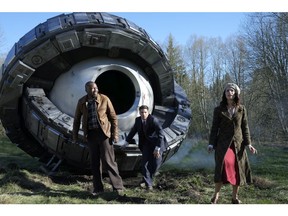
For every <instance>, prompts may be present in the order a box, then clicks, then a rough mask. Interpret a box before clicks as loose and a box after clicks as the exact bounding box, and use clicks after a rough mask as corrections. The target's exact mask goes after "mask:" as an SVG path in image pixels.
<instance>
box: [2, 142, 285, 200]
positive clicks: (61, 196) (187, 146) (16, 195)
mask: <svg viewBox="0 0 288 216" xmlns="http://www.w3.org/2000/svg"><path fill="white" fill-rule="evenodd" d="M255 147H256V148H257V150H258V154H257V155H251V154H249V158H250V163H251V167H252V174H253V180H254V183H253V184H252V185H247V186H243V187H241V188H240V193H239V198H240V199H241V200H242V201H243V203H246V204H286V203H288V178H287V177H288V166H287V163H288V147H287V146H285V145H280V144H279V145H272V144H269V145H268V144H261V145H260V144H257V145H255ZM213 163H214V162H213V155H212V154H208V153H207V152H206V142H204V141H192V140H186V141H185V142H184V143H183V145H182V146H181V148H180V150H179V151H178V152H177V154H176V155H174V156H173V157H172V158H171V159H170V160H169V161H168V162H167V163H165V164H164V165H163V166H162V167H161V169H160V174H159V175H158V176H157V177H156V182H155V189H154V190H153V191H151V192H147V191H146V190H145V189H142V188H139V186H138V185H139V182H140V180H141V175H140V174H139V175H138V176H136V177H123V181H124V184H125V187H126V191H125V192H126V195H125V196H118V195H117V194H115V193H114V192H112V188H111V186H110V184H109V182H108V179H107V178H104V186H105V191H106V192H105V193H104V194H102V195H100V196H98V197H93V196H91V195H90V190H91V186H92V185H91V176H89V175H75V174H71V173H69V172H67V171H60V172H59V173H58V174H57V176H55V177H49V176H47V175H46V174H44V173H42V172H41V171H40V170H39V167H40V165H41V163H39V162H38V161H37V160H36V159H34V158H32V157H31V156H30V155H27V154H26V153H24V152H23V151H22V150H20V149H19V148H17V147H16V146H15V145H14V144H12V143H11V142H10V141H9V140H8V139H7V138H6V137H2V138H1V139H0V204H208V203H209V200H210V198H211V196H212V194H213V190H214V183H213V166H214V164H213ZM230 202H231V186H229V185H227V186H226V185H225V186H224V187H223V188H222V190H221V199H220V203H221V204H230Z"/></svg>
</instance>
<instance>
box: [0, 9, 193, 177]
mask: <svg viewBox="0 0 288 216" xmlns="http://www.w3.org/2000/svg"><path fill="white" fill-rule="evenodd" d="M0 78H1V82H0V118H1V121H2V125H3V127H4V128H5V131H6V135H7V136H8V137H9V139H10V140H11V142H12V143H15V144H16V145H17V146H18V147H19V148H21V149H22V150H24V151H25V152H27V153H28V154H30V155H31V156H33V157H37V158H39V160H40V161H41V162H44V163H45V168H47V170H48V171H49V170H50V171H55V170H56V169H57V168H58V166H59V165H61V164H66V165H68V166H70V167H72V168H76V169H78V168H80V169H81V170H89V166H90V164H89V152H88V149H87V145H86V143H85V142H83V131H81V130H80V132H79V135H80V141H79V143H76V144H75V143H72V142H71V137H72V133H71V132H72V125H73V117H74V116H73V115H74V112H75V108H76V104H77V101H78V99H79V98H80V97H82V96H83V95H84V94H85V91H84V84H85V83H86V82H87V81H89V80H92V81H94V82H96V84H97V85H98V88H99V91H100V92H101V93H103V94H106V95H107V96H108V97H109V98H110V99H111V101H112V103H113V105H114V108H115V111H116V113H117V116H118V120H119V132H120V133H119V135H120V137H119V139H120V141H119V143H117V144H115V145H114V149H115V153H116V160H117V162H118V166H119V170H120V172H125V171H127V172H136V171H138V170H139V169H140V161H141V156H142V155H141V152H140V151H139V148H138V137H137V135H136V136H135V137H134V138H135V139H134V140H135V143H130V144H129V145H128V146H127V147H126V148H122V147H123V143H124V140H125V137H126V136H127V134H128V133H129V131H130V129H131V127H132V126H133V123H134V119H135V117H137V116H138V115H139V113H138V108H139V106H140V105H142V104H146V105H148V106H149V107H150V112H151V113H152V114H153V115H155V116H156V117H157V118H158V119H159V120H160V122H161V123H162V126H163V128H164V132H165V136H166V139H167V141H168V143H169V147H168V149H167V151H166V152H165V153H164V157H163V163H164V162H165V161H166V160H168V159H169V158H170V157H171V156H173V155H174V154H175V153H176V152H177V150H178V148H179V147H180V145H181V143H182V141H183V140H184V139H185V137H186V135H187V132H188V129H189V125H190V121H191V111H190V107H189V103H188V100H187V96H186V94H185V93H184V91H183V89H182V88H181V87H180V86H179V85H178V84H177V83H175V81H174V77H173V71H172V70H171V67H170V65H169V62H168V60H167V58H166V56H165V55H164V53H163V51H162V50H161V48H160V47H159V45H158V44H157V43H155V42H154V41H153V39H152V38H151V37H150V36H149V35H148V34H147V33H146V31H145V30H144V29H142V28H140V27H139V26H137V25H135V24H134V23H133V22H131V21H128V20H126V19H125V18H122V17H118V16H115V15H112V14H108V13H71V14H61V15H59V16H56V17H52V18H50V19H48V20H47V21H46V22H44V23H41V24H39V25H38V26H36V27H35V28H33V29H32V30H31V31H30V32H28V33H27V34H26V35H24V36H23V37H22V38H20V40H19V41H18V42H17V43H15V45H14V46H13V48H12V49H11V50H10V52H9V53H8V55H7V57H6V59H5V62H4V63H3V65H2V67H1V74H0Z"/></svg>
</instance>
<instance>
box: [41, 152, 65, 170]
mask: <svg viewBox="0 0 288 216" xmlns="http://www.w3.org/2000/svg"><path fill="white" fill-rule="evenodd" d="M62 161H63V160H62V159H60V158H58V157H57V156H56V155H55V154H54V155H53V156H52V157H51V159H50V160H49V161H48V162H47V163H46V164H45V165H41V166H40V169H41V170H42V171H43V172H44V173H46V174H47V175H53V174H54V173H55V171H56V170H57V168H58V167H59V166H60V164H61V163H62Z"/></svg>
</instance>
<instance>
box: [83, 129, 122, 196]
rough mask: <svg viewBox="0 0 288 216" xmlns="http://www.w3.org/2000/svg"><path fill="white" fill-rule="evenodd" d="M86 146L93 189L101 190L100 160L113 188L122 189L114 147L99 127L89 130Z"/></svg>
mask: <svg viewBox="0 0 288 216" xmlns="http://www.w3.org/2000/svg"><path fill="white" fill-rule="evenodd" d="M87 141H88V147H89V151H90V161H91V170H92V175H93V187H94V191H103V189H104V188H103V182H102V170H101V163H100V160H101V161H102V165H103V168H105V169H106V170H107V173H108V175H109V178H110V180H111V184H112V186H113V189H114V190H121V189H123V182H122V178H121V176H120V175H119V170H118V165H117V163H116V160H115V154H114V147H113V145H112V144H110V142H109V138H108V137H106V136H105V135H104V133H103V131H102V130H101V129H96V130H89V131H88V136H87Z"/></svg>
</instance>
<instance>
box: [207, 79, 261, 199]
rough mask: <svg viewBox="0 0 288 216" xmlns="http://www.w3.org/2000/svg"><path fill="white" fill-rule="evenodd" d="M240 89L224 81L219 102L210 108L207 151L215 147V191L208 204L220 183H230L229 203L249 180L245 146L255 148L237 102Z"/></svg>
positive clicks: (217, 190)
mask: <svg viewBox="0 0 288 216" xmlns="http://www.w3.org/2000/svg"><path fill="white" fill-rule="evenodd" d="M239 95H240V88H239V87H238V86H237V85H236V84H234V83H228V84H227V85H226V87H225V89H224V92H223V96H222V101H221V102H220V105H219V106H217V107H216V108H215V109H214V114H213V123H212V127H211V132H210V138H209V145H208V152H209V153H210V152H212V151H213V150H215V173H214V182H215V192H214V195H213V197H212V199H211V203H213V204H216V203H217V202H218V199H219V192H220V189H221V187H222V185H223V184H231V185H232V189H233V190H232V203H233V204H240V203H241V201H240V200H239V199H238V192H239V186H240V185H244V184H246V183H251V182H252V179H251V170H250V165H249V160H248V156H247V152H246V149H245V147H246V146H247V147H248V148H249V150H250V151H251V152H252V154H255V153H256V152H257V150H256V149H255V148H254V147H253V146H252V145H251V138H250V132H249V126H248V120H247V112H246V108H245V106H243V105H241V104H240V99H239Z"/></svg>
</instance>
